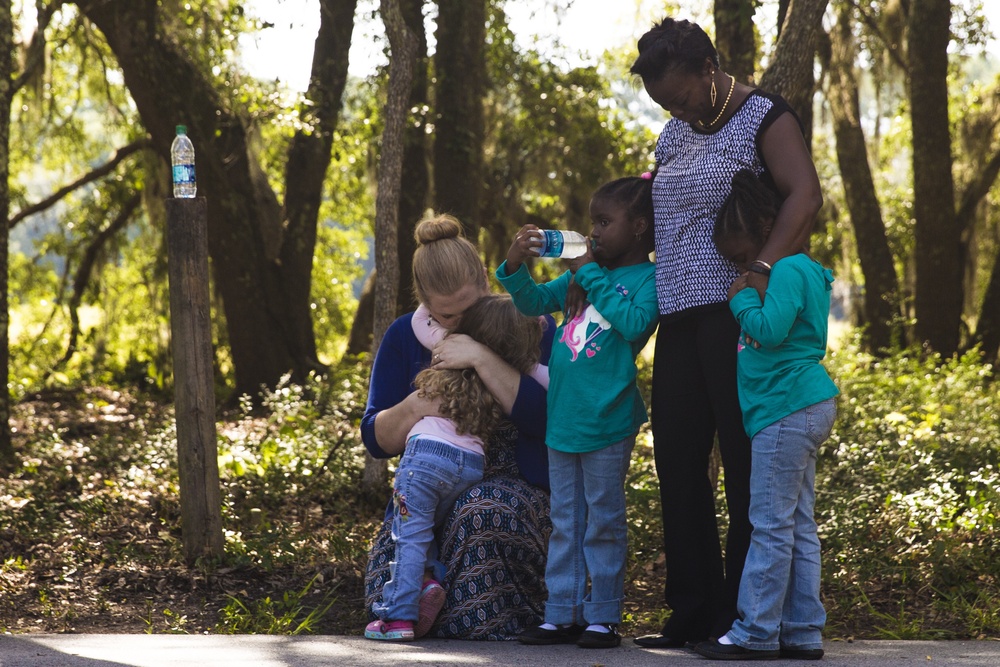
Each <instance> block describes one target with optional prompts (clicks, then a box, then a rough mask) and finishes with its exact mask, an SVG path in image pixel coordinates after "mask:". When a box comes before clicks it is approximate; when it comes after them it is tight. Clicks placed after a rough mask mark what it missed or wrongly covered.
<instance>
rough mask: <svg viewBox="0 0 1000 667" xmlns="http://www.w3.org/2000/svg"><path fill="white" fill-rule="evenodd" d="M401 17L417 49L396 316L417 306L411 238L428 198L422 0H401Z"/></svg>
mask: <svg viewBox="0 0 1000 667" xmlns="http://www.w3.org/2000/svg"><path fill="white" fill-rule="evenodd" d="M400 6H401V9H402V11H403V20H404V21H406V25H407V27H409V29H410V32H412V33H413V36H414V38H415V39H416V42H417V50H416V53H415V57H414V61H413V82H412V84H411V87H410V102H409V108H410V109H418V110H419V111H417V112H416V114H415V117H413V118H411V119H410V122H409V123H407V126H406V133H405V136H404V142H405V145H404V147H403V178H402V183H401V184H400V198H399V238H398V250H399V290H398V292H397V293H396V315H397V316H399V315H402V314H403V313H407V312H409V311H411V310H413V309H414V308H415V307H416V303H415V302H414V296H413V251H414V250H416V248H417V244H416V241H415V239H414V238H413V232H414V230H415V229H416V226H417V222H418V221H419V220H420V218H421V217H423V214H424V211H425V210H426V209H427V203H428V201H429V197H428V194H429V192H428V191H429V189H430V173H429V169H428V164H427V157H428V156H427V122H428V121H429V118H428V112H427V109H428V104H429V96H428V82H427V68H428V59H427V33H426V31H425V30H424V16H423V6H424V2H423V0H400Z"/></svg>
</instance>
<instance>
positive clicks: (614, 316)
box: [496, 262, 658, 453]
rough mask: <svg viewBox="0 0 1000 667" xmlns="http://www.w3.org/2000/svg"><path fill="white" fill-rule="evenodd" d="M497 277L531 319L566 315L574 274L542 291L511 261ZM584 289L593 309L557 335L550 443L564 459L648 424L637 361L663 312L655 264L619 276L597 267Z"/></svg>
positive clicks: (581, 274) (586, 271) (579, 278)
mask: <svg viewBox="0 0 1000 667" xmlns="http://www.w3.org/2000/svg"><path fill="white" fill-rule="evenodd" d="M496 276H497V279H498V280H499V281H500V283H501V284H502V285H503V286H504V289H506V290H507V291H508V292H509V293H510V295H511V297H512V298H513V300H514V304H515V305H516V306H517V308H518V310H520V311H521V312H522V313H524V314H526V315H532V316H534V315H545V314H548V313H554V312H562V311H563V310H564V308H565V305H566V292H567V290H568V288H569V283H570V278H571V276H572V274H571V273H570V272H569V271H567V272H566V273H564V274H563V275H561V276H559V277H558V278H556V279H555V280H552V281H550V282H547V283H543V284H541V285H539V284H537V283H536V282H535V281H534V279H533V278H532V277H531V274H530V273H529V272H528V270H527V268H526V267H525V266H524V265H521V266H520V267H519V268H518V270H517V271H515V272H514V273H512V274H508V273H507V263H506V262H504V263H503V264H501V265H500V267H499V268H498V269H497V271H496ZM576 282H577V283H578V284H579V285H580V287H582V288H583V289H584V290H586V292H587V300H588V301H589V302H590V305H589V306H588V307H587V309H586V310H585V312H584V313H582V314H581V315H580V316H578V317H577V318H575V319H574V320H572V321H568V322H567V321H564V322H563V323H562V324H561V325H560V326H559V328H558V329H556V333H555V340H554V341H553V342H552V355H551V357H550V358H549V391H548V396H547V405H548V425H547V428H546V434H545V443H546V444H547V445H548V446H549V447H551V448H552V449H556V450H558V451H561V452H569V453H584V452H591V451H596V450H598V449H602V448H604V447H607V446H609V445H612V444H614V443H616V442H619V441H621V440H624V439H625V438H628V437H630V436H632V435H634V434H635V433H636V432H638V430H639V427H641V426H642V425H643V424H644V423H645V422H646V420H647V416H646V407H645V405H644V404H643V402H642V396H641V395H640V394H639V388H638V387H637V386H636V382H635V377H636V367H635V359H636V357H637V356H638V354H639V352H641V351H642V348H643V347H645V345H646V342H647V341H648V340H649V337H650V336H651V335H652V334H653V331H654V330H655V329H656V323H657V316H658V312H657V308H658V307H657V300H656V279H655V267H654V265H653V263H652V262H643V263H641V264H634V265H632V266H623V267H620V268H618V269H614V270H612V271H609V270H607V269H604V268H602V267H600V266H598V265H597V264H596V263H594V262H590V263H588V264H584V265H583V266H582V267H580V269H579V270H578V271H577V272H576Z"/></svg>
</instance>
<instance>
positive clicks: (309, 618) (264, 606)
mask: <svg viewBox="0 0 1000 667" xmlns="http://www.w3.org/2000/svg"><path fill="white" fill-rule="evenodd" d="M318 576H319V575H317V576H316V577H313V578H312V579H311V580H310V581H309V583H308V584H306V586H305V588H303V589H302V590H300V591H286V592H285V593H284V594H282V596H281V599H280V600H278V599H276V600H272V599H271V597H270V596H267V597H265V598H264V599H262V600H251V601H248V602H244V601H243V600H241V599H239V598H238V597H236V596H233V595H230V596H229V604H227V605H226V606H225V607H223V608H222V610H221V611H220V612H219V616H220V617H221V620H220V622H219V625H217V626H216V627H215V631H216V632H218V633H220V634H230V635H235V634H242V635H259V634H264V635H301V634H311V633H313V632H315V631H316V629H317V626H318V624H319V621H320V620H321V619H322V618H323V616H324V615H325V614H326V613H327V612H328V611H330V607H332V606H333V605H334V604H336V603H337V598H336V597H334V596H333V590H332V589H331V590H329V591H327V592H326V593H325V594H324V595H323V597H322V599H321V600H320V602H319V603H318V604H315V605H312V604H311V603H306V602H304V601H303V600H304V598H306V596H308V595H309V592H310V590H309V589H311V588H312V586H313V584H314V583H316V579H317V577H318Z"/></svg>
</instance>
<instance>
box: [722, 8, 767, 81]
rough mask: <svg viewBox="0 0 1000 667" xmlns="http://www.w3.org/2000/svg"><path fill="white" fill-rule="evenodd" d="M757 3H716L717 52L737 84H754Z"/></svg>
mask: <svg viewBox="0 0 1000 667" xmlns="http://www.w3.org/2000/svg"><path fill="white" fill-rule="evenodd" d="M756 10H757V3H756V2H755V1H754V0H715V14H714V16H715V48H716V49H718V51H719V60H720V62H721V64H722V67H723V69H725V70H726V71H727V72H729V73H730V74H732V75H733V76H735V77H736V80H737V81H742V82H743V83H746V84H751V85H752V84H753V80H754V65H755V64H756V59H757V44H756V40H755V37H754V25H753V15H754V12H756Z"/></svg>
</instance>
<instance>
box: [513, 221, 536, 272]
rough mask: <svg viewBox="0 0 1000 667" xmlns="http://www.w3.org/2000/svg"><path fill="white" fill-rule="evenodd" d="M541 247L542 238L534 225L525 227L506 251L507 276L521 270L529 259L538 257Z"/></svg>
mask: <svg viewBox="0 0 1000 667" xmlns="http://www.w3.org/2000/svg"><path fill="white" fill-rule="evenodd" d="M541 245H542V237H541V233H540V232H539V229H538V227H537V226H535V225H525V226H524V227H521V230H520V231H519V232H518V233H517V235H516V236H515V237H514V241H513V242H512V243H511V244H510V250H508V251H507V274H508V275H510V274H512V273H514V272H515V271H517V270H518V269H520V268H521V265H522V264H524V261H525V260H526V259H528V258H529V257H538V248H540V247H541Z"/></svg>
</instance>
